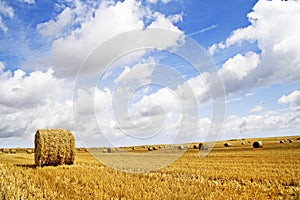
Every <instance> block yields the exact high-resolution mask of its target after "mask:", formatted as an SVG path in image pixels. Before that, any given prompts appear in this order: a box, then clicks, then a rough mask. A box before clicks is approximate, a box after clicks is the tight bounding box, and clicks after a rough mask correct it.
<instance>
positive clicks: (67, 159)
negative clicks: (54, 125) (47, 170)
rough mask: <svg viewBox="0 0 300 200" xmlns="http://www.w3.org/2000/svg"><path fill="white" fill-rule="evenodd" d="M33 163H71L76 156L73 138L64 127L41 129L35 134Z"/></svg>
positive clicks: (46, 164) (53, 164) (38, 164)
mask: <svg viewBox="0 0 300 200" xmlns="http://www.w3.org/2000/svg"><path fill="white" fill-rule="evenodd" d="M34 143H35V165H36V166H49V165H52V166H57V165H63V164H67V165H72V164H74V160H75V156H76V147H75V139H74V136H73V135H72V133H71V132H70V131H68V130H64V129H41V130H37V132H36V134H35V141H34Z"/></svg>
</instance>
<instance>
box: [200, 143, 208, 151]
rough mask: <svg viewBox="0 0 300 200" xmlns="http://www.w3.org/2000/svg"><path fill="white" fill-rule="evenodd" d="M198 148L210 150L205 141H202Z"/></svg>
mask: <svg viewBox="0 0 300 200" xmlns="http://www.w3.org/2000/svg"><path fill="white" fill-rule="evenodd" d="M198 148H199V150H208V145H207V144H205V143H200V144H199V146H198Z"/></svg>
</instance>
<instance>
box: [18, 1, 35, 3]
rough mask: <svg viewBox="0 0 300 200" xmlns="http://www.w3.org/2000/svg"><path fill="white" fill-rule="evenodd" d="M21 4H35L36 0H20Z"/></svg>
mask: <svg viewBox="0 0 300 200" xmlns="http://www.w3.org/2000/svg"><path fill="white" fill-rule="evenodd" d="M18 1H20V2H24V3H28V4H34V3H35V0H18Z"/></svg>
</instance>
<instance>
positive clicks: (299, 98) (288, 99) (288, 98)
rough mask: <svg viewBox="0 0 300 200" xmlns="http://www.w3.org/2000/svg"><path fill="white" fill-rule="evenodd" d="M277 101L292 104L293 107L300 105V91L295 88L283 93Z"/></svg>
mask: <svg viewBox="0 0 300 200" xmlns="http://www.w3.org/2000/svg"><path fill="white" fill-rule="evenodd" d="M277 102H278V103H279V104H281V105H283V104H290V105H291V106H292V107H297V106H300V91H299V90H295V91H293V92H291V93H290V94H288V95H283V96H281V97H280V98H279V99H278V101H277Z"/></svg>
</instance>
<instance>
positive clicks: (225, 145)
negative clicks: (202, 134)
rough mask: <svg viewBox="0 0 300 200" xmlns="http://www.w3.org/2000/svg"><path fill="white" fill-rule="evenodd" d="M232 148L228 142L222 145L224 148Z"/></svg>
mask: <svg viewBox="0 0 300 200" xmlns="http://www.w3.org/2000/svg"><path fill="white" fill-rule="evenodd" d="M231 146H232V144H230V143H229V142H226V143H225V144H224V147H231Z"/></svg>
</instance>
